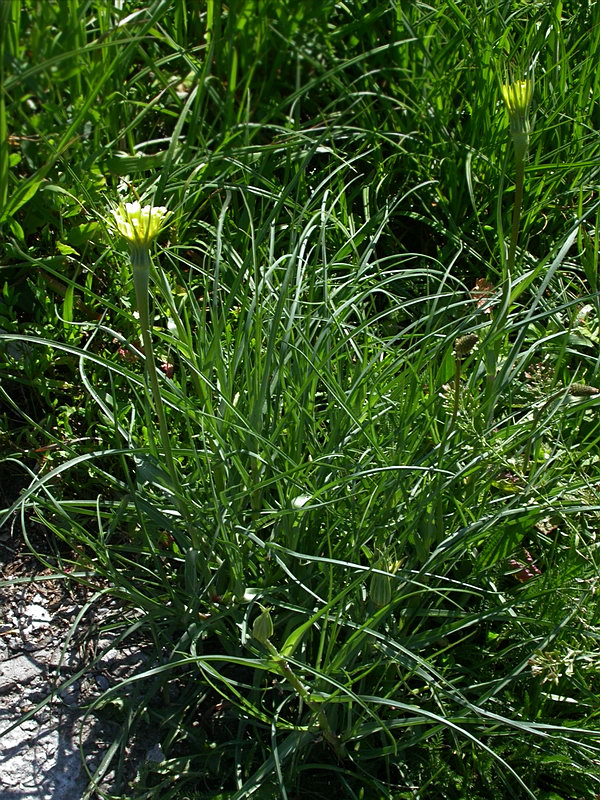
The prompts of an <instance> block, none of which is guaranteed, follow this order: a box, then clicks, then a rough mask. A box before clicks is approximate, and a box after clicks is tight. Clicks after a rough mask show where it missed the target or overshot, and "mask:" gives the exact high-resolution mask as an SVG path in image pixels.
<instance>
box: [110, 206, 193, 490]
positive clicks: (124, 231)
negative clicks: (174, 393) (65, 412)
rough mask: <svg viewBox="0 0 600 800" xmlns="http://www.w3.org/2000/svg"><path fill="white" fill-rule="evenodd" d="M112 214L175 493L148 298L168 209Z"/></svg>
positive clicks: (123, 210)
mask: <svg viewBox="0 0 600 800" xmlns="http://www.w3.org/2000/svg"><path fill="white" fill-rule="evenodd" d="M112 214H113V216H114V220H115V222H114V227H115V229H116V231H117V232H118V233H119V234H120V235H121V236H122V237H123V238H124V239H125V241H126V242H127V245H128V247H129V253H130V256H131V266H132V270H133V285H134V288H135V300H136V306H137V311H138V314H139V320H140V332H141V337H142V347H143V351H144V356H145V360H144V363H145V366H146V375H147V376H148V382H149V385H150V398H151V403H152V405H153V406H154V410H155V412H156V416H157V418H158V426H159V431H160V444H161V446H162V450H163V453H164V459H165V466H166V468H167V472H168V474H169V477H170V479H171V482H172V489H173V491H175V493H176V487H177V485H178V479H177V471H176V469H175V462H174V460H173V452H172V449H171V440H170V437H169V430H168V427H167V420H166V415H165V408H164V404H163V401H162V396H161V393H160V387H159V385H158V378H157V375H156V368H155V365H154V348H153V346H152V336H151V333H150V331H151V326H150V301H149V284H150V266H151V259H150V250H151V248H152V244H153V242H154V240H155V238H156V236H157V235H158V234H159V232H160V231H161V230H162V229H163V228H164V225H165V222H166V220H167V219H168V217H169V211H168V210H167V209H166V208H165V207H164V206H151V205H147V206H142V205H141V204H140V203H139V202H135V203H125V204H124V205H120V206H119V207H118V208H116V209H112Z"/></svg>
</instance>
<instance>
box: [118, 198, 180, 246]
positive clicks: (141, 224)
mask: <svg viewBox="0 0 600 800" xmlns="http://www.w3.org/2000/svg"><path fill="white" fill-rule="evenodd" d="M112 214H113V216H114V218H115V225H116V228H117V230H118V231H119V233H120V234H121V236H122V237H123V238H124V239H126V240H127V243H128V244H129V245H133V246H134V247H144V248H147V247H149V246H150V244H151V243H152V241H153V240H154V239H155V238H156V236H157V234H158V233H159V232H160V230H161V228H162V227H163V225H164V222H165V220H166V218H167V217H168V216H169V211H168V210H167V209H166V208H165V206H142V205H141V204H140V203H138V202H135V203H125V204H124V205H120V206H119V207H118V208H117V209H112Z"/></svg>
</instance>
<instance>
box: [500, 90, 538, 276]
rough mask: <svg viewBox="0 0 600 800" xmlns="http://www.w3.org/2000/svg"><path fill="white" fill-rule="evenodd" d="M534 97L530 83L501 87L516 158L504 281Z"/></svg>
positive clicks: (520, 197) (518, 206)
mask: <svg viewBox="0 0 600 800" xmlns="http://www.w3.org/2000/svg"><path fill="white" fill-rule="evenodd" d="M532 97H533V81H532V80H522V81H514V82H512V83H504V84H503V85H502V98H503V100H504V105H505V106H506V111H507V113H508V119H509V123H510V135H511V138H512V141H513V149H514V154H515V199H514V205H513V215H512V225H511V230H510V244H509V247H508V256H507V259H506V272H507V275H506V276H505V278H509V279H510V277H511V275H512V271H513V268H514V264H515V253H516V250H517V241H518V239H519V227H520V224H521V210H522V207H523V187H524V183H525V160H526V158H527V151H528V150H529V129H530V126H529V106H530V105H531V99H532Z"/></svg>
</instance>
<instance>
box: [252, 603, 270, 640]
mask: <svg viewBox="0 0 600 800" xmlns="http://www.w3.org/2000/svg"><path fill="white" fill-rule="evenodd" d="M252 636H253V637H254V638H255V639H256V641H257V642H261V643H262V644H265V643H266V642H268V641H269V639H270V638H271V636H273V620H272V619H271V614H270V613H269V609H268V608H263V610H262V613H261V614H259V616H258V617H257V618H256V619H255V620H254V625H253V626H252Z"/></svg>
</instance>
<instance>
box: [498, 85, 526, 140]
mask: <svg viewBox="0 0 600 800" xmlns="http://www.w3.org/2000/svg"><path fill="white" fill-rule="evenodd" d="M532 97H533V81H531V80H523V81H514V82H512V83H503V84H502V98H503V100H504V104H505V105H506V110H507V111H508V117H509V119H510V127H511V130H513V131H516V132H525V131H527V130H528V128H529V123H528V119H527V113H528V111H529V105H530V103H531V98H532Z"/></svg>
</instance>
